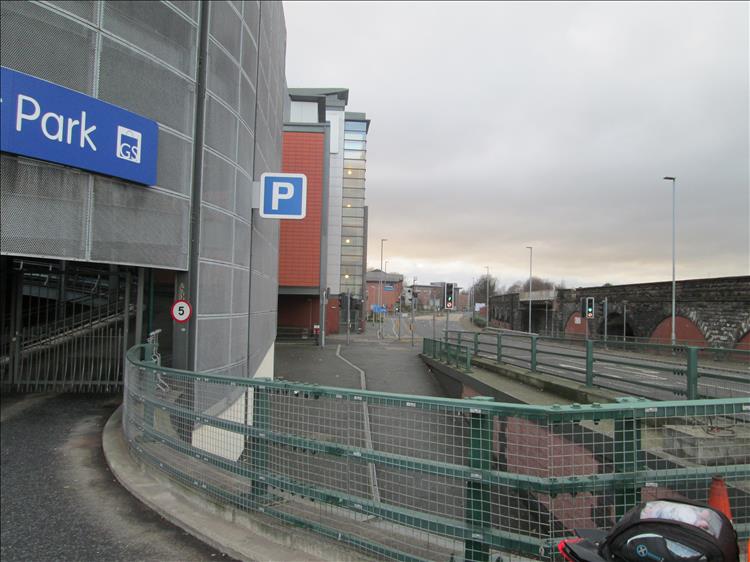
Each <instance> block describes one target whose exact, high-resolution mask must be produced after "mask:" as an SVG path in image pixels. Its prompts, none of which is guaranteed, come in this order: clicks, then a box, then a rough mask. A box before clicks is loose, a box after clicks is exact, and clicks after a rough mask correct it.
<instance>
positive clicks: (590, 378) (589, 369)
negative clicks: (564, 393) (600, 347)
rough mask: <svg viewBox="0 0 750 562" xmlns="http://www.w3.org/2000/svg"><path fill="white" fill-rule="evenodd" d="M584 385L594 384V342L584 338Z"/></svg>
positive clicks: (590, 385)
mask: <svg viewBox="0 0 750 562" xmlns="http://www.w3.org/2000/svg"><path fill="white" fill-rule="evenodd" d="M586 386H587V387H589V388H591V387H592V386H594V342H593V341H592V340H586Z"/></svg>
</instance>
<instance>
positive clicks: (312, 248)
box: [279, 132, 325, 287]
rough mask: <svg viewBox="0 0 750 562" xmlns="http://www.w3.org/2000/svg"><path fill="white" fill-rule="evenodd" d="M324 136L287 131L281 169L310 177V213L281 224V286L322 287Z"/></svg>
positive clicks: (308, 189)
mask: <svg viewBox="0 0 750 562" xmlns="http://www.w3.org/2000/svg"><path fill="white" fill-rule="evenodd" d="M324 142H325V137H324V135H323V133H316V132H309V133H299V132H285V133H284V146H283V150H282V164H281V169H282V171H283V172H285V173H294V174H305V175H306V176H307V214H306V216H305V218H304V219H302V220H285V221H281V235H280V236H281V238H280V240H279V286H282V287H318V286H319V285H320V224H321V216H322V210H323V209H322V204H323V167H324V158H325V145H324Z"/></svg>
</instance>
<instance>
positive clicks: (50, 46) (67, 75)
mask: <svg viewBox="0 0 750 562" xmlns="http://www.w3.org/2000/svg"><path fill="white" fill-rule="evenodd" d="M95 38H96V35H95V33H94V32H93V31H91V30H89V29H86V28H85V27H84V26H83V25H81V24H79V23H76V22H75V21H72V20H70V19H68V18H66V17H63V16H61V15H59V14H56V13H54V12H52V11H51V10H49V9H47V8H44V7H43V6H39V5H36V4H31V3H29V2H0V63H1V64H2V66H7V67H8V68H13V69H15V70H18V71H20V72H25V73H26V74H31V75H32V76H36V77H38V78H41V79H43V80H48V81H50V82H54V83H55V84H59V85H61V86H65V87H66V88H71V89H73V90H77V91H79V92H83V93H84V94H88V95H91V94H92V92H93V84H94V71H93V66H92V65H91V61H92V60H93V58H94V52H95V47H96V39H95Z"/></svg>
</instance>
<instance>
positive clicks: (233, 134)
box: [206, 96, 238, 162]
mask: <svg viewBox="0 0 750 562" xmlns="http://www.w3.org/2000/svg"><path fill="white" fill-rule="evenodd" d="M237 123H238V121H237V118H236V117H235V116H234V115H232V113H231V112H230V111H229V110H228V109H226V108H225V107H224V106H223V105H221V104H220V103H219V102H217V101H216V100H215V99H214V98H213V97H212V96H207V97H206V144H207V145H208V146H210V147H211V148H213V149H214V150H215V151H216V152H220V153H221V154H223V155H224V156H226V157H227V158H229V159H230V160H232V161H233V162H234V161H236V160H235V158H236V157H237V154H236V153H237Z"/></svg>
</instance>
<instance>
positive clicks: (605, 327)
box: [604, 297, 607, 343]
mask: <svg viewBox="0 0 750 562" xmlns="http://www.w3.org/2000/svg"><path fill="white" fill-rule="evenodd" d="M604 343H607V297H604Z"/></svg>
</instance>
